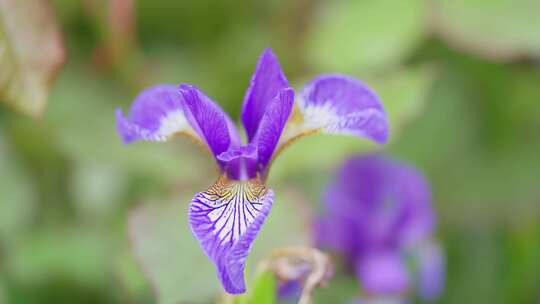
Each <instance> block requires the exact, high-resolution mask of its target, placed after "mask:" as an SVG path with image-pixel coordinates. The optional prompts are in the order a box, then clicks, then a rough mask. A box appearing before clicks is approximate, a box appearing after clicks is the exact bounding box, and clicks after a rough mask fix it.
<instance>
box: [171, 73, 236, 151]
mask: <svg viewBox="0 0 540 304" xmlns="http://www.w3.org/2000/svg"><path fill="white" fill-rule="evenodd" d="M179 91H180V94H181V95H182V97H183V99H184V105H185V106H184V112H185V114H186V119H187V121H188V122H189V124H190V125H191V127H192V128H193V130H195V132H197V134H199V136H200V137H201V138H203V139H204V141H205V142H206V144H207V145H208V147H209V148H210V150H211V151H212V153H213V154H214V156H218V155H219V154H221V153H223V152H225V151H227V150H228V149H229V147H231V146H235V145H239V144H240V135H238V132H237V130H236V128H235V127H234V124H233V123H232V122H231V120H230V118H229V117H228V115H227V114H226V113H225V112H224V111H223V110H222V109H221V108H220V107H219V106H218V105H217V104H216V103H214V102H213V101H212V100H211V99H210V98H209V97H207V96H206V95H204V93H203V92H201V91H200V90H198V89H197V88H196V87H194V86H190V85H186V84H182V85H180V88H179Z"/></svg>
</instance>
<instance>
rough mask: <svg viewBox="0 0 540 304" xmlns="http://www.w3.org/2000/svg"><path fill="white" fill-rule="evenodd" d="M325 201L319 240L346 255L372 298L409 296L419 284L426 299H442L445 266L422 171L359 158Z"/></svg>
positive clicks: (339, 176)
mask: <svg viewBox="0 0 540 304" xmlns="http://www.w3.org/2000/svg"><path fill="white" fill-rule="evenodd" d="M324 203H325V213H324V215H323V216H322V217H320V218H319V220H318V221H317V224H316V228H315V234H316V241H317V243H318V244H319V245H320V246H322V247H329V248H331V249H333V250H335V251H337V252H339V253H341V254H343V255H344V257H345V262H346V263H347V265H349V267H350V268H351V269H354V270H355V272H356V275H357V277H358V279H359V281H360V282H361V284H362V286H363V289H364V291H365V293H366V294H367V295H369V296H373V295H375V296H394V295H404V294H406V293H409V292H411V291H412V290H413V285H415V284H414V282H416V285H417V288H418V293H419V295H420V297H422V298H424V299H433V298H435V297H437V296H438V295H439V293H440V292H441V290H442V288H443V285H444V276H445V273H444V272H445V263H444V257H443V255H442V252H441V249H440V248H439V246H438V244H437V243H435V242H434V241H432V240H431V237H432V233H433V230H434V226H435V215H434V213H433V210H432V207H431V195H430V188H429V186H428V184H427V183H426V181H425V179H424V178H423V177H422V175H421V174H420V173H419V172H417V171H416V170H415V169H414V168H412V167H410V166H406V165H403V164H400V163H398V162H395V161H392V160H389V159H387V158H384V157H382V156H377V155H371V156H360V157H354V158H352V159H350V160H348V161H347V162H346V163H345V164H344V165H343V167H342V168H341V169H340V170H339V171H338V174H337V176H336V178H335V179H334V180H333V181H332V182H331V184H330V186H329V187H328V189H327V191H326V194H325V196H324ZM409 261H412V262H413V263H409ZM409 264H413V266H412V267H411V266H410V265H409ZM411 268H412V269H411Z"/></svg>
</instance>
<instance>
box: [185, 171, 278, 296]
mask: <svg viewBox="0 0 540 304" xmlns="http://www.w3.org/2000/svg"><path fill="white" fill-rule="evenodd" d="M273 196H274V194H273V192H272V190H270V189H267V188H266V187H265V186H264V185H263V184H261V183H260V182H259V181H258V180H250V181H231V180H228V179H227V178H226V177H224V176H222V177H221V178H220V179H219V180H218V181H217V182H216V183H215V184H214V185H213V186H212V187H210V188H209V189H208V190H207V191H205V192H200V193H198V194H196V195H195V196H194V197H193V200H192V201H191V204H190V206H189V222H190V225H191V229H192V230H193V233H194V234H195V236H196V238H197V240H198V241H199V243H200V245H201V247H202V249H203V250H204V252H205V253H206V255H207V256H208V257H209V258H210V259H211V260H212V261H213V262H214V264H215V266H216V270H217V274H218V277H219V279H220V280H221V283H222V285H223V287H224V288H225V291H227V292H228V293H232V294H238V293H243V292H244V291H245V282H244V264H245V260H246V257H247V255H248V253H249V251H250V249H251V244H252V243H253V241H254V240H255V237H256V236H257V233H258V232H259V230H260V229H261V226H262V224H263V223H264V220H265V219H266V216H267V215H268V213H269V212H270V209H271V207H272V202H273Z"/></svg>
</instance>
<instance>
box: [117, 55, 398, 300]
mask: <svg viewBox="0 0 540 304" xmlns="http://www.w3.org/2000/svg"><path fill="white" fill-rule="evenodd" d="M294 99H295V96H294V91H293V89H292V88H291V87H290V86H289V83H288V81H287V79H286V78H285V75H284V74H283V72H282V70H281V67H280V65H279V63H278V61H277V59H276V57H275V55H274V54H273V53H272V51H271V50H270V49H267V50H266V51H264V52H263V54H262V55H261V57H260V59H259V62H258V64H257V67H256V70H255V73H254V75H253V77H252V79H251V82H250V85H249V88H248V89H247V92H246V95H245V97H244V103H243V107H242V115H241V116H242V117H241V118H242V123H243V125H244V128H245V131H246V133H247V143H245V144H244V143H242V140H241V138H240V135H239V132H238V130H237V128H236V127H235V125H234V123H233V122H232V120H231V119H230V118H229V116H228V115H227V114H226V113H225V112H223V110H221V108H220V107H219V106H218V105H217V104H216V103H214V102H213V101H212V100H211V99H210V98H209V97H207V96H206V95H205V94H204V93H203V92H202V91H200V90H199V89H197V88H196V87H194V86H191V85H187V84H181V85H180V86H179V87H177V86H174V85H166V84H165V85H158V86H155V87H151V88H149V89H146V90H144V91H143V92H142V93H141V94H140V95H139V96H137V98H136V99H135V101H134V103H133V105H132V107H131V110H130V112H129V115H128V117H127V118H124V116H123V114H122V111H121V110H120V109H118V110H117V112H116V118H117V127H118V132H119V133H120V136H121V137H122V139H123V141H124V143H130V142H133V141H136V140H147V141H165V140H168V139H170V138H171V137H173V135H175V134H184V135H188V136H190V137H192V138H194V139H196V140H197V141H199V142H201V143H202V144H203V145H204V146H205V147H207V148H208V150H209V151H210V153H211V154H212V155H213V157H214V158H215V161H216V164H217V166H218V167H219V169H220V172H221V175H220V176H219V178H218V179H217V181H216V182H215V183H214V184H213V185H212V186H211V187H210V188H208V190H206V191H203V192H200V193H197V194H196V195H195V196H194V197H193V199H192V201H191V204H190V206H189V221H190V225H191V229H192V231H193V233H194V235H195V237H196V238H197V239H198V241H199V243H200V245H201V247H202V249H203V250H204V252H205V253H206V255H207V256H208V257H209V258H210V259H211V260H212V261H213V263H214V264H215V266H216V269H217V273H218V277H219V279H220V280H221V283H222V285H223V287H224V288H225V290H226V291H227V292H229V293H233V294H234V293H242V292H244V291H245V282H244V274H243V272H244V263H245V260H246V257H247V255H248V253H249V251H250V248H251V244H252V242H253V240H254V239H255V237H256V235H257V233H258V232H259V230H260V228H261V225H262V224H263V222H264V220H265V218H266V216H267V215H268V213H269V212H270V208H271V207H272V202H273V197H274V194H273V192H272V190H271V189H269V188H267V186H266V185H265V181H266V177H267V174H268V170H269V168H270V164H271V163H272V160H273V159H274V158H275V157H276V155H277V154H278V153H279V151H281V150H282V149H283V148H284V147H286V146H287V145H288V144H289V143H291V142H292V141H293V140H295V139H297V138H299V137H302V136H304V135H307V134H314V133H330V134H351V135H356V136H360V137H366V138H369V139H371V140H373V141H375V142H378V143H384V142H385V141H386V139H387V137H388V126H387V120H386V115H385V113H384V110H383V107H382V105H381V103H380V101H379V98H378V97H377V96H376V95H375V93H373V92H372V91H371V90H370V89H369V88H368V87H366V86H365V85H364V84H363V83H361V82H360V81H358V80H355V79H353V78H350V77H348V76H342V75H322V76H319V77H317V78H315V79H314V80H312V81H311V82H310V83H309V84H308V85H307V86H306V87H305V88H303V89H302V90H301V91H300V93H299V94H298V95H297V96H296V103H295V102H294Z"/></svg>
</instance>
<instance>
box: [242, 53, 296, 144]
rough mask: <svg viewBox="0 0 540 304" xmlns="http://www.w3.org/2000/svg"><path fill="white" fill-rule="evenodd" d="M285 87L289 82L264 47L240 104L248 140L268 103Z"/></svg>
mask: <svg viewBox="0 0 540 304" xmlns="http://www.w3.org/2000/svg"><path fill="white" fill-rule="evenodd" d="M287 87H289V83H288V81H287V78H285V74H284V73H283V71H282V70H281V67H280V65H279V62H278V60H277V58H276V56H275V55H274V53H272V50H271V49H266V50H265V51H264V52H263V53H262V54H261V57H260V58H259V62H258V63H257V67H256V69H255V73H253V76H252V78H251V82H250V84H249V88H248V89H247V91H246V95H245V97H244V104H243V106H242V123H243V124H244V128H245V129H246V133H247V138H248V141H249V142H251V141H252V140H253V138H254V137H255V135H256V133H257V129H258V128H259V124H260V122H261V119H262V117H263V115H264V113H266V109H267V107H268V105H269V104H270V103H271V102H272V100H273V99H274V98H275V97H276V96H277V95H278V93H279V91H281V90H282V89H285V88H287Z"/></svg>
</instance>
